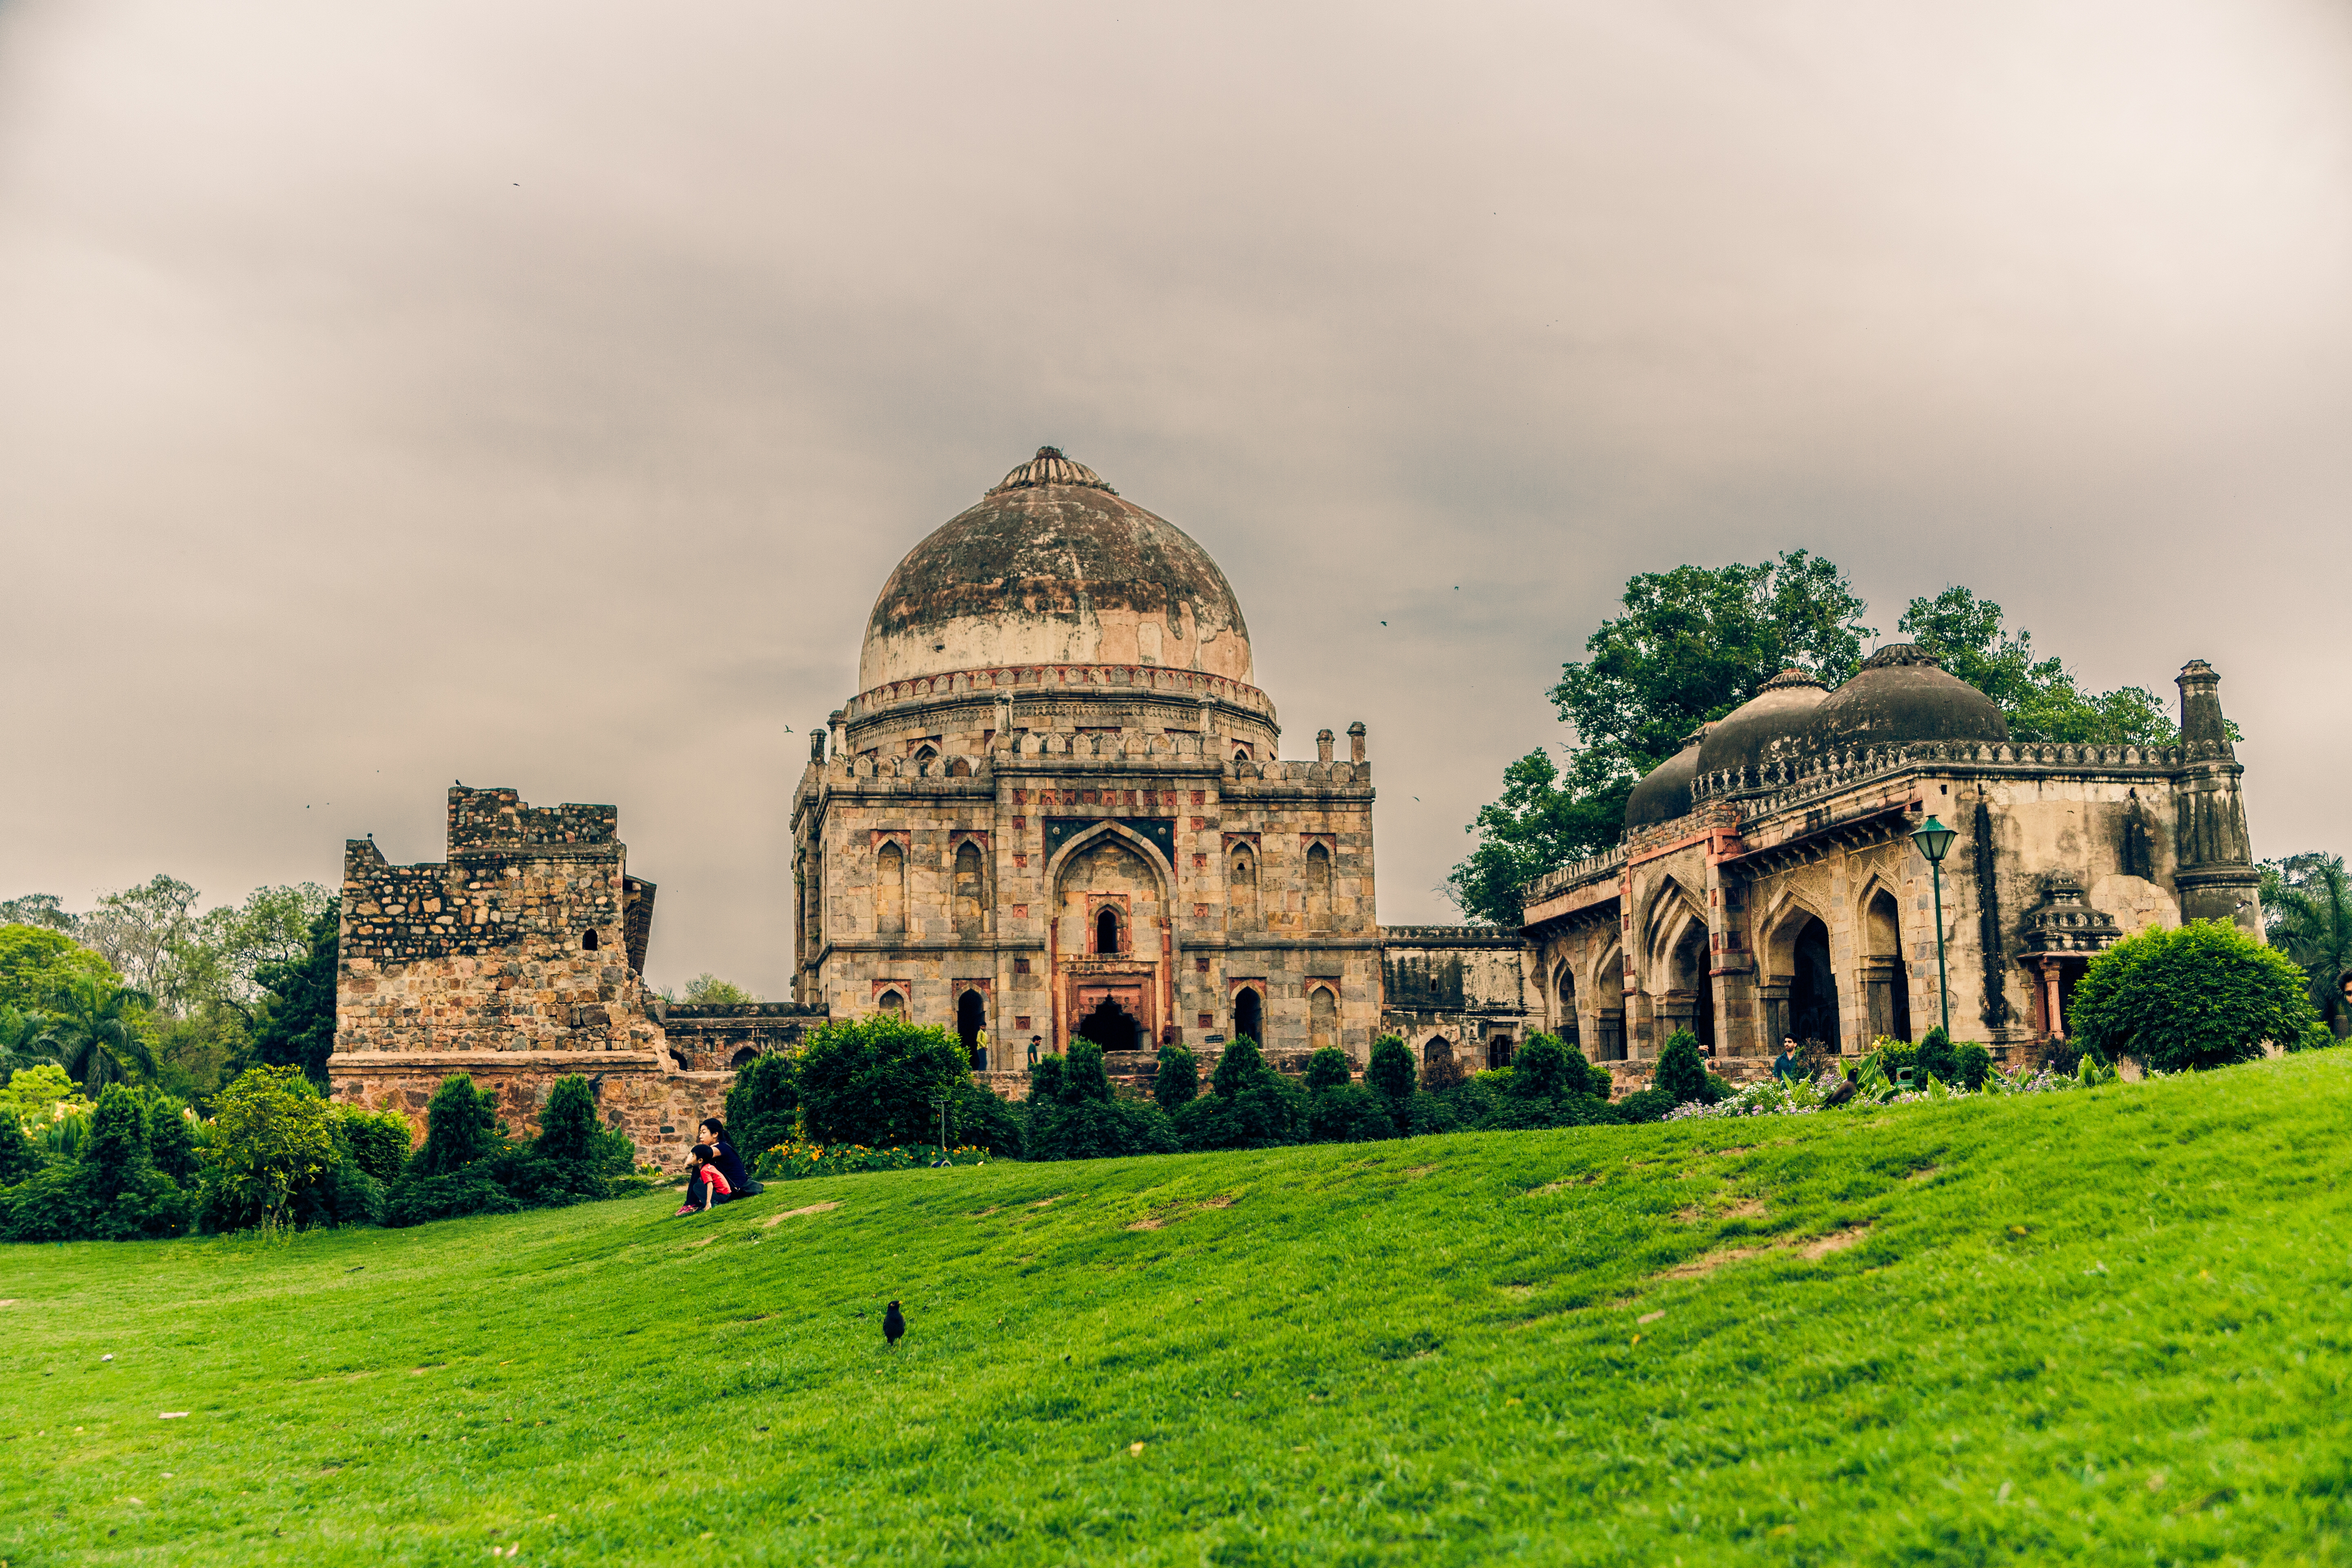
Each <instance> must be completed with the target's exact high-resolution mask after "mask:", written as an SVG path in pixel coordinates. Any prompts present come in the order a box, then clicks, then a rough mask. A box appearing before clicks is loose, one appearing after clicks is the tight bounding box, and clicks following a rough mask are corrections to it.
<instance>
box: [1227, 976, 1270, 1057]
mask: <svg viewBox="0 0 2352 1568" xmlns="http://www.w3.org/2000/svg"><path fill="white" fill-rule="evenodd" d="M1233 1037H1234V1039H1236V1040H1247V1041H1249V1042H1250V1043H1251V1044H1253V1045H1255V1046H1256V1047H1258V1048H1259V1049H1261V1050H1263V1049H1265V1004H1264V1003H1263V1002H1262V1001H1261V1000H1260V999H1259V997H1258V994H1257V987H1255V985H1244V986H1243V987H1242V988H1241V989H1240V990H1239V991H1236V992H1234V1035H1233Z"/></svg>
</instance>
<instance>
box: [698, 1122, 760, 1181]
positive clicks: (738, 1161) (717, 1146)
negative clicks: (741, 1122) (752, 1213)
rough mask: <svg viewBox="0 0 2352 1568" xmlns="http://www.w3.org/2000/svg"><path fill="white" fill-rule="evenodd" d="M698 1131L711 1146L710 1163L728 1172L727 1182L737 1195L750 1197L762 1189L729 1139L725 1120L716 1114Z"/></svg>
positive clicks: (703, 1140)
mask: <svg viewBox="0 0 2352 1568" xmlns="http://www.w3.org/2000/svg"><path fill="white" fill-rule="evenodd" d="M696 1131H698V1132H699V1133H700V1134H701V1136H702V1142H704V1143H705V1144H708V1145H709V1148H710V1152H711V1161H710V1163H712V1164H714V1165H716V1166H718V1167H719V1170H721V1171H723V1172H724V1173H726V1175H727V1184H728V1185H729V1186H730V1187H732V1188H733V1189H734V1191H735V1195H736V1196H737V1197H739V1198H748V1197H750V1196H751V1194H754V1193H756V1192H758V1191H759V1190H760V1184H759V1183H757V1182H755V1181H753V1180H752V1179H751V1172H749V1171H747V1170H745V1169H744V1168H743V1157H742V1156H741V1155H740V1154H738V1153H736V1152H735V1145H734V1144H732V1143H730V1142H728V1141H727V1124H726V1123H725V1122H723V1121H719V1119H718V1118H717V1117H715V1116H714V1117H712V1118H711V1119H710V1120H709V1121H706V1122H704V1123H703V1124H702V1125H701V1126H700V1127H699V1128H698V1129H696Z"/></svg>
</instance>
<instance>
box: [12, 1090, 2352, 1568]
mask: <svg viewBox="0 0 2352 1568" xmlns="http://www.w3.org/2000/svg"><path fill="white" fill-rule="evenodd" d="M2347 1131H2352V1051H2336V1052H2328V1053H2325V1054H2324V1055H2322V1056H2318V1057H2308V1058H2296V1059H2293V1060H2290V1061H2286V1062H2283V1063H2274V1064H2263V1065H2260V1066H2256V1067H2252V1068H2239V1069H2234V1070H2232V1071H2230V1072H2227V1073H2222V1074H2219V1075H2215V1076H2213V1077H2210V1078H2208V1079H2200V1080H2197V1081H2193V1082H2190V1081H2170V1082H2164V1083H2157V1084H2148V1085H2139V1086H2124V1087H2117V1088H2111V1089H2104V1090H2101V1091H2098V1092H2097V1093H2095V1094H2077V1095H2073V1096H2066V1097H2059V1098H2055V1099H2037V1100H2007V1101H2000V1102H1991V1103H1979V1104H1973V1105H1958V1106H1941V1107H1915V1108H1906V1109H1902V1110H1881V1111H1874V1112H1866V1113H1861V1114H1853V1115H1841V1116H1824V1117H1813V1118H1787V1119H1780V1120H1771V1121H1739V1122H1713V1123H1706V1122H1702V1123H1698V1124H1696V1125H1692V1124H1687V1123H1686V1124H1683V1125H1681V1126H1675V1127H1654V1128H1607V1129H1589V1130H1580V1131H1566V1132H1558V1133H1503V1134H1493V1133H1489V1134H1475V1135H1464V1136H1456V1137H1447V1138H1435V1139H1425V1140H1418V1141H1414V1142H1407V1143H1391V1144H1380V1145H1361V1144H1359V1145H1352V1146H1343V1147H1323V1148H1315V1149H1299V1150H1283V1151H1276V1152H1268V1153H1263V1154H1243V1155H1223V1156H1195V1157H1181V1156H1180V1157H1171V1158H1164V1159H1149V1160H1135V1161H1124V1162H1117V1163H1090V1164H1079V1165H1058V1166H1057V1165H1041V1166H1023V1165H1017V1164H1000V1165H995V1166H992V1167H988V1168H986V1169H982V1170H965V1171H957V1172H952V1173H935V1172H917V1173H899V1174H890V1175H874V1176H859V1177H847V1178H840V1179H835V1180H828V1181H823V1182H804V1183H798V1184H789V1185H786V1186H782V1187H781V1188H779V1189H777V1190H775V1191H773V1192H772V1193H771V1194H767V1195H765V1196H762V1197H761V1198H757V1199H752V1200H749V1201H746V1202H744V1203H741V1204H738V1205H731V1206H730V1207H726V1208H722V1209H721V1210H719V1211H718V1213H717V1214H715V1215H712V1216H710V1217H709V1218H697V1219H689V1220H677V1221H673V1220H670V1219H668V1218H667V1217H665V1216H666V1215H667V1208H668V1205H667V1203H666V1202H665V1203H659V1204H657V1203H654V1202H649V1201H642V1200H641V1201H632V1202H629V1203H625V1204H610V1205H597V1206H594V1207H591V1208H585V1209H576V1210H572V1211H568V1212H559V1213H551V1214H539V1215H522V1216H518V1217H513V1218H502V1219H486V1220H473V1221H458V1222H454V1223H450V1224H445V1225H438V1226H426V1227H425V1228H423V1229H419V1230H415V1231H408V1232H397V1233H394V1232H381V1231H374V1232H354V1233H345V1234H340V1235H314V1236H305V1237H299V1238H296V1239H295V1240H293V1241H291V1242H290V1243H286V1244H281V1245H278V1246H275V1247H271V1246H264V1245H260V1244H257V1243H256V1242H253V1241H249V1240H238V1241H229V1242H209V1243H187V1244H179V1243H173V1244H153V1245H143V1246H82V1247H16V1248H11V1249H7V1250H5V1251H0V1297H13V1298H16V1303H15V1304H14V1305H12V1306H9V1307H5V1308H0V1332H5V1343H6V1345H7V1347H8V1353H9V1360H8V1373H7V1377H6V1380H5V1394H0V1490H5V1498H6V1499H7V1506H6V1507H5V1509H0V1558H5V1560H6V1561H7V1563H8V1564H10V1568H26V1565H27V1564H46V1563H83V1562H91V1563H95V1562H110V1561H125V1562H128V1561H134V1560H135V1561H145V1562H155V1561H173V1562H201V1563H254V1562H270V1561H286V1562H301V1563H343V1562H362V1561H365V1562H371V1563H375V1562H383V1561H387V1560H392V1561H404V1562H443V1561H446V1562H451V1563H460V1562H462V1563H476V1562H480V1561H482V1560H483V1558H484V1553H485V1552H486V1549H487V1548H488V1547H489V1546H490V1545H492V1544H493V1543H504V1542H520V1543H521V1551H520V1554H519V1557H518V1559H517V1560H518V1561H521V1562H541V1563H605V1562H616V1561H617V1562H651V1561H655V1560H656V1559H664V1560H675V1561H694V1562H731V1561H760V1562H775V1563H795V1564H801V1563H848V1562H883V1561H888V1562H905V1561H922V1562H930V1561H942V1562H958V1563H962V1562H990V1563H1041V1562H1057V1561H1068V1562H1078V1561H1087V1562H1108V1561H1132V1562H1139V1563H1141V1562H1150V1563H1162V1562H1165V1563H1178V1562H1181V1563H1193V1562H1201V1561H1208V1562H1213V1563H1318V1564H1321V1563H1372V1562H1413V1563H1448V1562H1467V1561H1473V1560H1486V1559H1491V1558H1502V1557H1513V1556H1517V1557H1524V1558H1527V1559H1528V1560H1533V1561H1542V1562H1548V1563H1557V1562H1573V1563H1582V1562H1592V1563H1601V1562H1620V1561H1637V1562H1656V1563H1665V1562H1671V1561H1685V1562H1690V1563H1699V1562H1706V1561H1728V1560H1734V1559H1738V1560H1748V1559H1753V1560H1757V1561H1763V1562H1792V1563H1828V1562H1853V1561H1863V1562H1896V1561H1902V1562H1950V1563H1978V1562H1985V1561H2004V1560H2018V1561H2047V1560H2050V1559H2052V1558H2055V1557H2060V1556H2069V1555H2077V1554H2079V1555H2083V1556H2090V1557H2098V1558H2115V1559H2117V1560H2123V1559H2129V1560H2132V1561H2136V1562H2137V1561H2147V1560H2156V1561H2176V1560H2177V1561H2202V1560H2207V1559H2223V1558H2240V1559H2245V1560H2253V1561H2262V1560H2274V1559H2279V1558H2283V1557H2290V1556H2292V1557H2295V1558H2298V1559H2303V1560H2309V1561H2320V1562H2343V1561H2352V1397H2347V1388H2346V1382H2347V1365H2352V1362H2347V1350H2352V1291H2347V1286H2348V1285H2352V1242H2347V1236H2352V1230H2347V1226H2346V1224H2345V1222H2346V1219H2347V1215H2352V1194H2347V1191H2346V1189H2345V1185H2344V1182H2343V1177H2344V1174H2345V1152H2346V1148H2347V1142H2352V1140H2348V1139H2347ZM1741 1144H1749V1145H1753V1147H1752V1148H1736V1147H1733V1146H1734V1145H1741ZM1227 1199H1230V1200H1231V1203H1230V1206H1225V1207H1222V1208H1221V1207H1218V1206H1216V1205H1218V1204H1220V1203H1223V1202H1224V1201H1225V1200H1227ZM836 1200H837V1201H838V1202H839V1204H840V1205H841V1206H840V1207H839V1208H838V1209H835V1210H833V1211H831V1212H828V1213H824V1214H819V1215H801V1216H796V1217H791V1218H785V1219H782V1220H781V1221H780V1222H779V1223H778V1224H776V1225H775V1226H772V1227H764V1228H762V1227H758V1226H755V1223H754V1222H756V1221H759V1220H761V1219H764V1218H768V1217H771V1216H773V1215H778V1214H781V1213H782V1212H783V1211H785V1210H787V1209H793V1208H798V1207H800V1206H802V1205H812V1204H816V1203H821V1202H826V1201H836ZM1048 1200H1050V1201H1048ZM1759 1205H1760V1211H1759ZM1743 1210H1745V1211H1749V1212H1746V1213H1744V1214H1743V1212H1742V1211H1743ZM1147 1219H1152V1220H1157V1221H1159V1222H1160V1223H1159V1225H1158V1226H1157V1228H1143V1229H1139V1228H1136V1225H1137V1222H1139V1221H1142V1220H1147ZM1857 1226H1866V1227H1867V1228H1866V1229H1865V1230H1864V1231H1863V1232H1862V1234H1861V1236H1860V1237H1859V1239H1858V1240H1857V1241H1856V1243H1855V1244H1854V1245H1852V1246H1850V1247H1844V1248H1843V1249H1840V1250H1834V1251H1829V1252H1826V1253H1823V1254H1822V1255H1821V1256H1819V1257H1818V1258H1807V1257H1806V1256H1804V1249H1803V1248H1802V1247H1801V1246H1799V1245H1793V1244H1796V1243H1801V1242H1802V1241H1804V1240H1806V1239H1808V1238H1815V1237H1825V1236H1835V1235H1838V1234H1840V1233H1843V1232H1847V1231H1850V1230H1852V1229H1853V1227H1857ZM1755 1247H1762V1248H1763V1250H1761V1251H1759V1252H1756V1253H1753V1254H1752V1255H1749V1256H1746V1257H1734V1258H1729V1259H1728V1260H1722V1259H1723V1258H1724V1255H1725V1254H1726V1253H1727V1252H1733V1253H1736V1252H1738V1251H1741V1250H1743V1249H1748V1248H1755ZM1710 1257H1713V1258H1717V1260H1718V1261H1717V1266H1716V1267H1713V1268H1708V1269H1706V1271H1704V1272H1699V1271H1697V1269H1696V1268H1695V1267H1692V1266H1694V1265H1696V1264H1699V1263H1701V1262H1703V1261H1704V1260H1705V1259H1706V1258H1710ZM1678 1266H1684V1271H1683V1272H1680V1273H1678V1272H1677V1271H1676V1270H1677V1267H1678ZM892 1296H896V1297H898V1298H900V1299H901V1300H904V1301H905V1303H906V1309H907V1311H908V1317H909V1318H910V1320H911V1321H912V1323H913V1333H912V1335H911V1337H910V1338H909V1340H908V1342H907V1343H906V1344H905V1345H904V1346H903V1347H902V1348H901V1349H900V1350H899V1351H898V1352H896V1353H895V1354H889V1353H886V1352H884V1350H883V1348H882V1343H881V1337H880V1333H879V1319H880V1315H881V1312H880V1309H881V1305H882V1303H883V1301H884V1300H887V1298H889V1297H892ZM1655 1312H1663V1314H1664V1316H1663V1317H1658V1318H1655V1319H1654V1320H1653V1321H1649V1322H1648V1323H1646V1324H1644V1323H1643V1322H1642V1321H1641V1319H1642V1318H1643V1316H1644V1315H1646V1314H1651V1313H1655ZM105 1352H112V1353H113V1355H114V1358H115V1359H114V1360H113V1361H112V1362H111V1363H105V1362H101V1361H100V1356H101V1354H103V1353H105ZM165 1410H185V1411H190V1412H193V1414H192V1415H190V1416H189V1417H188V1418H187V1419H185V1420H174V1421H160V1420H158V1419H157V1415H158V1413H159V1412H161V1411H165ZM1139 1442H1140V1443H1142V1444H1144V1445H1145V1447H1143V1448H1142V1450H1141V1451H1140V1453H1136V1452H1133V1451H1131V1449H1130V1445H1132V1444H1135V1443H1139ZM166 1472H169V1473H168V1475H167V1474H166ZM133 1498H136V1499H139V1501H132V1500H131V1499H133ZM705 1532H710V1540H709V1542H707V1543H706V1542H705V1541H704V1540H703V1537H704V1534H705Z"/></svg>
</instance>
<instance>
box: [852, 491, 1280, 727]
mask: <svg viewBox="0 0 2352 1568" xmlns="http://www.w3.org/2000/svg"><path fill="white" fill-rule="evenodd" d="M1090 664H1109V665H1163V666H1166V667H1168V668H1172V669H1192V670H1200V671H1202V672H1203V673H1206V674H1210V675H1218V676H1223V677H1224V678H1225V679H1229V680H1237V681H1242V682H1244V683H1249V682H1250V681H1251V679H1252V672H1251V668H1250V645H1249V626H1247V624H1246V623H1244V621H1243V619H1242V609H1241V605H1239V604H1237V603H1236V602H1235V601H1234V590H1233V587H1232V584H1228V583H1227V582H1226V581H1225V574H1223V572H1221V571H1219V570H1218V569H1217V563H1215V562H1214V561H1213V560H1211V559H1210V558H1209V552H1207V551H1205V550H1203V549H1202V548H1201V547H1200V545H1198V544H1196V543H1194V542H1193V541H1192V537H1191V536H1190V535H1188V534H1186V533H1185V532H1184V531H1183V530H1182V529H1181V528H1178V527H1177V526H1176V525H1175V524H1174V523H1172V522H1170V521H1167V520H1166V519H1165V518H1160V517H1155V516H1153V515H1152V514H1151V513H1150V512H1148V511H1146V510H1143V509H1142V508H1141V507H1139V506H1137V505H1135V504H1134V503H1133V502H1131V501H1128V500H1121V499H1120V498H1119V495H1118V492H1117V491H1115V490H1113V489H1111V488H1110V487H1109V486H1108V485H1107V484H1105V483H1104V482H1103V481H1102V480H1101V479H1098V478H1097V477H1096V476H1095V474H1094V472H1093V470H1091V469H1089V468H1085V467H1083V466H1082V465H1080V464H1077V463H1074V462H1072V461H1070V460H1069V459H1068V458H1065V457H1064V456H1062V454H1061V453H1060V452H1059V451H1057V450H1055V448H1054V447H1039V448H1038V449H1037V456H1036V457H1035V458H1033V459H1031V460H1030V461H1028V462H1026V463H1024V464H1022V465H1021V466H1020V467H1019V468H1014V469H1013V471H1012V472H1011V473H1009V474H1007V475H1005V476H1004V481H1003V483H1002V484H1000V485H998V486H997V487H996V488H995V489H992V490H990V491H989V492H988V493H987V494H986V495H985V496H983V497H982V498H981V500H980V504H979V505H977V506H975V507H973V508H972V509H971V510H969V511H966V512H964V513H962V514H961V515H960V516H958V517H955V518H952V519H950V521H948V522H947V523H946V524H944V525H943V526H941V527H940V529H939V530H938V531H936V532H934V533H933V534H932V535H931V536H930V537H929V538H928V539H926V540H924V541H923V542H921V543H920V544H918V545H916V546H915V548H914V549H912V550H911V551H908V552H907V558H906V559H905V560H904V561H901V562H899V563H898V570H897V571H895V572H893V573H891V574H890V580H889V581H888V582H887V583H885V584H882V594H881V596H880V597H879V598H877V599H876V600H875V602H874V614H873V616H872V617H871V618H870V619H869V620H868V621H867V622H866V646H865V648H864V650H863V651H862V652H861V653H860V654H859V655H858V659H857V684H858V687H859V689H862V690H866V691H871V690H872V689H875V688H876V687H878V686H883V685H887V684H888V683H889V682H891V681H896V680H908V679H918V678H920V677H924V676H934V675H943V674H947V673H950V672H951V671H954V670H961V669H989V668H1006V667H1010V666H1024V665H1090Z"/></svg>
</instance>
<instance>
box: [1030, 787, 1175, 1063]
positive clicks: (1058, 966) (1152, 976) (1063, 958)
mask: <svg viewBox="0 0 2352 1568" xmlns="http://www.w3.org/2000/svg"><path fill="white" fill-rule="evenodd" d="M1046 874H1047V878H1048V883H1047V885H1048V886H1050V887H1051V888H1052V889H1054V894H1053V902H1052V904H1051V906H1050V909H1051V911H1052V912H1051V916H1050V918H1051V921H1052V924H1051V926H1050V927H1049V928H1048V931H1047V933H1046V941H1047V945H1048V952H1049V955H1050V958H1051V962H1052V964H1053V970H1054V1006H1055V1027H1056V1033H1055V1045H1056V1046H1057V1047H1060V1046H1065V1045H1066V1044H1067V1042H1068V1041H1069V1040H1070V1039H1072V1038H1073V1037H1076V1036H1078V1035H1080V1034H1082V1033H1083V1034H1085V1035H1086V1037H1087V1038H1090V1039H1096V1040H1097V1041H1098V1042H1099V1043H1101V1044H1103V1045H1104V1047H1105V1048H1106V1049H1110V1050H1131V1049H1144V1048H1148V1047H1150V1046H1151V1045H1153V1044H1155V1043H1157V1041H1158V1040H1159V1038H1160V1028H1161V1026H1163V1025H1164V1024H1165V1023H1166V1022H1167V1021H1168V1020H1169V1019H1170V1018H1171V1016H1173V998H1172V996H1171V994H1170V990H1171V984H1172V981H1171V977H1170V974H1169V968H1170V960H1171V954H1172V952H1173V938H1174V932H1173V930H1172V928H1171V924H1170V907H1169V889H1170V888H1171V887H1172V886H1173V885H1174V878H1173V875H1172V873H1171V871H1170V869H1169V867H1168V864H1167V862H1166V860H1164V859H1163V858H1161V857H1160V852H1159V851H1158V849H1157V848H1155V847H1153V846H1152V845H1151V844H1150V842H1149V841H1148V840H1146V839H1145V838H1143V837H1141V836H1140V835H1139V834H1136V833H1134V832H1132V831H1130V830H1129V829H1127V828H1124V827H1121V826H1119V825H1118V824H1117V823H1114V822H1105V823H1103V824H1101V825H1100V826H1096V827H1093V828H1090V829H1088V830H1087V832H1085V833H1084V834H1081V835H1080V836H1079V837H1076V838H1074V839H1072V840H1071V841H1070V842H1069V843H1068V844H1066V845H1065V846H1063V847H1062V848H1061V849H1060V850H1058V851H1057V852H1056V853H1055V857H1054V858H1053V859H1052V860H1050V861H1049V862H1047V865H1046ZM1106 1003H1108V1004H1110V1006H1109V1007H1108V1009H1106V1007H1105V1004H1106ZM1122 1017H1124V1018H1126V1019H1129V1020H1131V1021H1132V1023H1133V1027H1132V1028H1129V1027H1128V1026H1127V1025H1125V1024H1122V1023H1120V1022H1119V1021H1118V1020H1119V1019H1120V1018H1122ZM1088 1020H1093V1022H1092V1023H1089V1022H1088Z"/></svg>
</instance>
